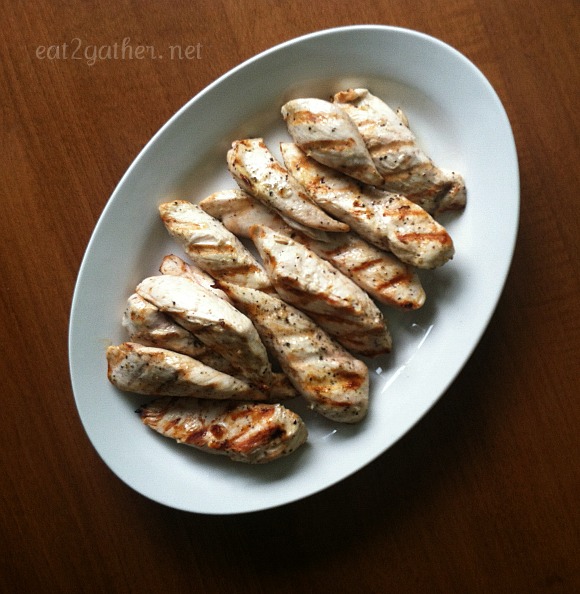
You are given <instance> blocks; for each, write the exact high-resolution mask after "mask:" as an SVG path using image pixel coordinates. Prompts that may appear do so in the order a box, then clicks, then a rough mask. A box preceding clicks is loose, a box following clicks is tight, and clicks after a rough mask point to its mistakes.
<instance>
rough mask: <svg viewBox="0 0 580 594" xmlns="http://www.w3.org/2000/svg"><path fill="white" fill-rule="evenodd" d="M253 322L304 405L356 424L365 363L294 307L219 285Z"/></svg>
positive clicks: (364, 402) (365, 388) (365, 394)
mask: <svg viewBox="0 0 580 594" xmlns="http://www.w3.org/2000/svg"><path fill="white" fill-rule="evenodd" d="M223 288H224V290H225V291H226V293H227V294H228V295H229V296H230V298H231V299H232V301H233V302H234V303H235V304H236V305H237V306H238V307H239V308H240V309H242V310H243V311H244V312H245V313H246V314H247V315H248V316H249V317H250V318H251V319H252V321H253V322H254V324H255V325H256V328H257V329H258V332H259V333H260V336H261V337H262V340H263V341H264V343H265V344H266V345H267V346H268V348H269V349H270V350H271V351H272V352H273V353H274V354H275V355H276V357H277V359H278V361H279V362H280V366H281V367H282V369H283V370H284V372H285V373H286V375H287V376H288V377H289V378H290V381H291V382H292V383H293V384H294V386H295V388H296V389H297V390H298V392H299V393H300V394H301V395H302V396H303V397H304V398H305V400H306V401H307V402H308V403H309V406H310V408H312V409H313V410H314V411H316V412H318V413H319V414H321V415H322V416H325V417H327V418H329V419H332V420H334V421H339V422H342V423H358V422H359V421H362V420H363V418H364V417H365V416H366V414H367V410H368V400H369V373H368V369H367V367H366V365H365V364H364V363H363V362H362V361H360V360H358V359H356V358H355V357H354V356H353V355H352V354H351V353H349V352H348V351H347V350H346V349H344V348H343V347H342V346H340V345H339V344H338V343H337V342H335V341H334V340H332V339H331V338H330V336H328V334H326V332H324V331H323V330H322V329H321V328H320V327H319V326H318V325H317V324H315V323H314V322H313V321H312V320H311V319H310V318H309V317H308V316H306V315H305V314H303V313H302V312H301V311H300V310H298V309H296V308H295V307H293V306H291V305H289V304H287V303H285V302H284V301H282V299H280V298H278V297H275V296H274V295H268V294H266V293H264V292H262V291H255V290H254V289H250V288H246V287H240V286H238V285H226V284H224V286H223Z"/></svg>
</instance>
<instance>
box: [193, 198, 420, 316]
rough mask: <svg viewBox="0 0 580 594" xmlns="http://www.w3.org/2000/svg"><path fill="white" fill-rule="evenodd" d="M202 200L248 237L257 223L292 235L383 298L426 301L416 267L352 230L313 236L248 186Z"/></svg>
mask: <svg viewBox="0 0 580 594" xmlns="http://www.w3.org/2000/svg"><path fill="white" fill-rule="evenodd" d="M200 206H201V207H202V208H203V209H204V210H205V211H206V212H208V213H209V214H211V215H212V216H213V217H215V218H216V219H219V220H220V221H222V223H223V224H224V225H225V226H226V228H227V229H229V230H230V231H231V232H232V233H235V234H236V235H237V236H238V237H249V236H250V227H251V226H252V225H254V224H257V225H264V226H265V227H269V228H270V229H274V230H276V231H278V232H280V233H283V234H284V235H287V236H289V237H292V238H293V239H295V240H297V241H299V242H300V243H302V244H304V245H305V246H307V247H308V248H310V249H311V250H312V251H313V252H315V253H316V254H317V255H318V256H320V257H321V258H323V259H324V260H327V261H328V262H330V263H331V264H332V265H333V266H335V267H336V268H337V269H338V270H340V271H341V272H342V273H343V274H346V275H347V276H348V277H349V278H351V279H352V280H353V281H354V282H355V283H356V284H357V285H358V286H359V287H361V289H364V290H365V291H366V292H367V293H369V295H371V296H372V297H374V298H375V299H377V300H378V301H380V302H381V303H384V304H386V305H389V306H391V307H396V308H399V309H405V310H410V309H418V308H420V307H421V306H422V305H423V304H424V303H425V291H424V289H423V286H422V285H421V281H420V279H419V276H418V275H417V273H416V271H415V270H414V269H413V268H412V267H410V266H408V265H407V264H404V263H403V262H401V261H400V260H399V259H398V258H396V257H395V256H393V255H392V254H390V253H388V252H385V251H384V250H381V249H379V248H377V247H376V246H374V245H372V244H370V243H368V242H366V241H365V240H364V239H362V238H361V237H359V236H358V235H356V234H354V233H352V232H351V233H333V234H332V235H331V237H330V238H329V239H327V240H326V241H317V240H314V239H311V238H310V237H307V236H305V235H303V234H301V233H298V232H296V231H295V230H293V229H292V228H290V227H289V226H288V225H286V224H285V223H284V221H283V220H282V219H281V218H280V217H279V216H278V215H277V214H276V213H275V212H274V211H273V210H271V209H269V208H268V207H266V206H264V205H263V204H261V203H260V202H258V201H257V200H255V199H254V198H252V196H250V195H249V194H248V193H247V192H244V191H243V190H223V191H220V192H216V193H214V194H212V195H211V196H208V197H207V198H206V199H205V200H202V201H201V202H200ZM329 235H330V234H329Z"/></svg>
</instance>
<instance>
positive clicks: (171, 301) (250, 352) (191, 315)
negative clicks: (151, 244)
mask: <svg viewBox="0 0 580 594" xmlns="http://www.w3.org/2000/svg"><path fill="white" fill-rule="evenodd" d="M136 293H137V294H138V295H139V296H141V297H142V298H143V299H145V300H146V301H149V302H150V303H152V304H153V305H155V306H156V307H157V308H158V309H159V310H160V311H162V312H164V313H167V314H169V315H170V316H171V317H172V318H173V319H174V320H176V321H177V322H178V323H179V324H180V325H181V326H183V327H184V328H186V329H187V330H189V331H190V332H192V333H193V334H195V335H196V336H197V337H198V338H199V339H200V340H201V341H202V342H204V343H205V344H206V345H207V346H208V347H209V348H211V349H212V350H214V351H215V352H217V353H219V354H220V355H222V356H223V357H225V358H226V359H227V360H228V361H229V362H230V363H231V364H232V365H233V366H234V368H235V369H237V370H238V372H239V373H240V374H241V375H242V376H244V377H247V378H248V379H249V380H250V381H251V382H254V383H257V384H258V385H261V384H264V385H266V386H267V385H269V384H270V383H271V376H272V369H271V366H270V362H269V360H268V355H267V353H266V349H265V347H264V345H263V344H262V341H261V340H260V337H259V335H258V333H257V331H256V328H254V325H253V324H252V322H251V321H250V320H249V319H248V318H247V317H246V316H245V315H244V314H242V313H241V312H240V311H238V310H237V309H236V308H235V307H234V306H233V305H231V303H228V302H227V301H225V300H224V299H220V297H218V296H217V295H215V294H214V293H212V292H211V291H210V290H208V289H206V288H205V287H202V286H201V285H199V284H197V283H196V282H195V281H193V280H191V279H189V278H186V277H183V276H171V275H160V276H152V277H149V278H146V279H145V280H143V281H142V282H141V283H140V284H139V285H138V286H137V289H136Z"/></svg>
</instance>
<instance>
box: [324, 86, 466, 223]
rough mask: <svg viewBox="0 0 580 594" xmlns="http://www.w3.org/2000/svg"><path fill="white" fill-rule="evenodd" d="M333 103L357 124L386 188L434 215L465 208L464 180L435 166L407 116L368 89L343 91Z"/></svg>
mask: <svg viewBox="0 0 580 594" xmlns="http://www.w3.org/2000/svg"><path fill="white" fill-rule="evenodd" d="M334 104H335V105H337V106H339V107H341V108H342V109H343V110H344V111H345V112H346V113H347V114H348V115H349V116H350V118H351V120H352V121H353V122H354V123H355V124H356V126H357V128H358V130H359V132H360V134H361V136H362V138H363V139H364V142H365V144H366V146H367V148H368V150H369V152H370V154H371V157H372V159H373V162H374V163H375V166H376V168H377V170H378V172H379V173H380V174H381V176H382V177H383V182H382V183H381V184H380V186H381V187H382V188H383V189H385V190H388V191H389V192H394V193H400V194H403V195H404V196H406V197H407V198H409V199H410V200H412V201H413V202H415V203H417V204H419V205H420V206H422V207H423V208H424V209H425V210H426V211H427V212H429V213H431V214H437V213H440V212H443V211H445V210H458V209H462V208H464V206H465V202H466V190H465V182H464V180H463V178H462V177H461V175H459V174H458V173H455V172H445V171H443V170H441V169H439V168H438V167H437V166H436V165H435V164H434V163H433V161H432V159H431V158H429V157H428V156H427V154H426V153H425V151H424V150H423V149H421V147H420V146H419V144H418V142H417V138H416V136H415V134H413V132H412V131H411V130H410V128H409V127H408V122H407V120H406V117H402V116H401V114H398V113H396V112H395V111H393V110H392V109H391V108H390V107H389V106H388V105H387V104H386V103H385V102H384V101H382V100H381V99H379V98H378V97H376V96H375V95H373V94H372V93H370V92H369V91H368V89H348V90H346V91H341V92H340V93H337V94H336V95H335V96H334Z"/></svg>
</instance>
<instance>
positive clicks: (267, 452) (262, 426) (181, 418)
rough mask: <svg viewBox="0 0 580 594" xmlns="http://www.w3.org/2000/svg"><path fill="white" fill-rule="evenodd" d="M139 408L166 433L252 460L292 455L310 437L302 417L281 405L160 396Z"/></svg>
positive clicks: (187, 442)
mask: <svg viewBox="0 0 580 594" xmlns="http://www.w3.org/2000/svg"><path fill="white" fill-rule="evenodd" d="M137 412H138V413H139V415H140V417H141V420H142V421H143V423H144V424H145V425H147V426H148V427H150V428H151V429H153V430H154V431H157V432H158V433H160V434H161V435H164V436H165V437H169V438H172V439H174V440H176V441H177V442H178V443H182V444H185V445H188V446H192V447H194V448H196V449H198V450H202V451H204V452H207V453H211V454H222V455H225V456H228V457H229V458H230V459H232V460H234V461H236V462H246V463H249V464H263V463H266V462H271V461H273V460H276V459H278V458H281V457H282V456H286V455H288V454H291V453H292V452H294V451H295V450H296V449H298V448H299V447H300V446H301V445H302V444H303V443H304V442H305V441H306V440H307V438H308V431H307V429H306V425H305V424H304V422H303V421H302V419H301V418H300V417H299V416H298V415H297V414H296V413H294V412H293V411H291V410H289V409H287V408H285V407H284V406H282V405H281V404H264V403H250V402H244V403H240V402H217V401H209V400H196V399H194V398H160V399H157V400H154V401H153V402H150V403H148V404H145V405H143V406H141V408H140V409H139V410H138V411H137Z"/></svg>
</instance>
